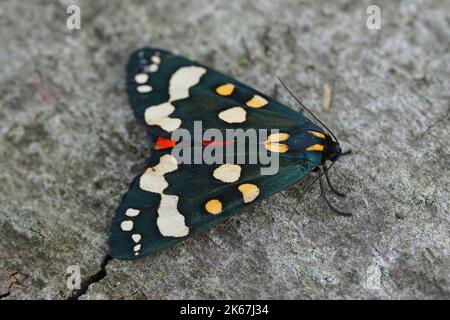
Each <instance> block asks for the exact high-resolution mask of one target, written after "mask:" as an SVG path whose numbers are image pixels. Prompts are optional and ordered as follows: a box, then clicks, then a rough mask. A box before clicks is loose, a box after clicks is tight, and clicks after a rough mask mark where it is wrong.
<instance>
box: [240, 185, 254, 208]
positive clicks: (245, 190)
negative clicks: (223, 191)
mask: <svg viewBox="0 0 450 320" xmlns="http://www.w3.org/2000/svg"><path fill="white" fill-rule="evenodd" d="M238 189H239V191H240V192H241V193H242V197H243V200H244V202H245V203H249V202H252V201H253V200H255V199H256V198H257V197H258V195H259V188H258V187H257V186H256V185H254V184H251V183H244V184H241V185H240V186H239V187H238Z"/></svg>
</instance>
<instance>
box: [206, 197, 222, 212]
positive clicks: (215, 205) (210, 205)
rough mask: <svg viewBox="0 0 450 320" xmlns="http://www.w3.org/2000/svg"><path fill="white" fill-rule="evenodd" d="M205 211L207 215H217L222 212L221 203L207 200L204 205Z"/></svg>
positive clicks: (216, 200) (215, 200)
mask: <svg viewBox="0 0 450 320" xmlns="http://www.w3.org/2000/svg"><path fill="white" fill-rule="evenodd" d="M205 209H206V211H207V212H208V213H211V214H219V213H221V212H222V202H220V200H218V199H212V200H209V201H208V202H207V203H206V204H205Z"/></svg>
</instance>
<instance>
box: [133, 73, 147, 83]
mask: <svg viewBox="0 0 450 320" xmlns="http://www.w3.org/2000/svg"><path fill="white" fill-rule="evenodd" d="M134 81H136V83H139V84H144V83H146V82H147V81H148V74H146V73H139V74H137V75H136V76H135V77H134Z"/></svg>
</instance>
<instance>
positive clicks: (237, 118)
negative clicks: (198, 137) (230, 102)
mask: <svg viewBox="0 0 450 320" xmlns="http://www.w3.org/2000/svg"><path fill="white" fill-rule="evenodd" d="M246 117H247V112H246V111H245V110H244V108H242V107H233V108H230V109H227V110H224V111H222V112H221V113H219V118H220V119H222V120H223V121H225V122H227V123H242V122H244V121H245V119H246Z"/></svg>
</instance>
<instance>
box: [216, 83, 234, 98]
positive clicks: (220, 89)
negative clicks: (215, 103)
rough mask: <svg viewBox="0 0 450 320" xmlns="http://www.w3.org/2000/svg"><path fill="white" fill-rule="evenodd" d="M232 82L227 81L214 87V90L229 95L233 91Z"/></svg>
mask: <svg viewBox="0 0 450 320" xmlns="http://www.w3.org/2000/svg"><path fill="white" fill-rule="evenodd" d="M234 88H235V87H234V84H231V83H227V84H223V85H221V86H219V87H217V88H216V92H217V93H218V94H220V95H221V96H229V95H230V94H232V93H233V91H234Z"/></svg>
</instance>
